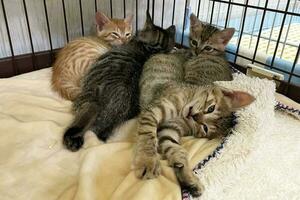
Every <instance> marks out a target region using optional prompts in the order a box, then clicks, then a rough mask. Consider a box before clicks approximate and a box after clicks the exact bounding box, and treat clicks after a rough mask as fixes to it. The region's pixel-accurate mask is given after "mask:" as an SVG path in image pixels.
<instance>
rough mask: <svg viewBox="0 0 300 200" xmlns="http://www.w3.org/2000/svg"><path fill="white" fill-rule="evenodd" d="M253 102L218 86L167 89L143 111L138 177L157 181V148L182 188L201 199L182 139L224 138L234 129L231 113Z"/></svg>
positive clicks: (158, 159)
mask: <svg viewBox="0 0 300 200" xmlns="http://www.w3.org/2000/svg"><path fill="white" fill-rule="evenodd" d="M253 100H254V98H253V97H252V96H251V95H250V94H248V93H246V92H241V91H231V90H228V89H223V88H220V87H217V86H196V85H189V84H182V85H179V86H178V85H171V84H170V86H168V87H166V88H165V89H164V90H163V92H162V93H161V96H160V97H158V98H156V99H154V100H153V101H152V102H151V104H149V106H147V107H146V108H144V109H143V110H142V111H141V114H140V115H139V118H138V138H137V145H136V152H135V156H134V160H133V164H134V169H135V173H136V176H137V177H138V178H142V179H150V178H155V177H157V176H158V175H159V174H160V157H159V154H158V150H157V148H158V147H159V149H160V153H162V154H163V155H164V156H165V157H166V158H167V160H168V163H169V165H170V166H172V167H173V168H174V169H175V173H176V176H177V178H178V181H179V183H180V185H182V186H183V187H186V188H187V189H188V190H189V191H190V192H191V193H192V195H193V196H199V195H200V194H201V192H202V191H203V186H202V184H201V183H200V182H199V180H198V178H197V177H196V176H195V175H194V174H193V172H192V170H191V168H190V166H189V165H188V162H187V153H186V151H185V150H184V148H183V147H182V146H180V138H181V137H182V136H186V135H193V136H195V137H207V138H216V137H222V136H224V135H225V134H226V133H227V132H228V129H227V127H228V128H231V127H232V120H231V117H232V112H233V111H235V110H238V109H240V108H242V107H245V106H247V105H249V104H250V103H251V102H253Z"/></svg>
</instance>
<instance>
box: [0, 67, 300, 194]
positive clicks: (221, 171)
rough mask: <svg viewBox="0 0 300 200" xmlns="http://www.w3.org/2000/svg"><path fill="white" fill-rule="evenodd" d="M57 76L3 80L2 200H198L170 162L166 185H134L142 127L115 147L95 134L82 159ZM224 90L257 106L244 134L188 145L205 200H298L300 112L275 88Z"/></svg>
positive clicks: (258, 84) (254, 85) (124, 129)
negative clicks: (72, 145)
mask: <svg viewBox="0 0 300 200" xmlns="http://www.w3.org/2000/svg"><path fill="white" fill-rule="evenodd" d="M50 76H51V70H50V68H47V69H43V70H38V71H35V72H31V73H28V74H23V75H20V76H16V77H13V78H7V79H0V135H1V140H0V166H1V170H0V180H1V181H0V196H1V199H3V200H8V199H15V200H18V199H19V200H23V199H31V200H36V199H38V200H40V199H84V200H92V199H105V200H108V199H112V200H115V199H116V200H119V199H130V200H131V199H132V200H135V199H136V200H137V199H139V200H140V199H155V200H160V199H162V200H168V199H172V200H175V199H186V200H187V199H192V197H191V196H190V195H189V193H188V192H187V191H185V190H181V188H180V187H179V186H178V183H177V180H176V177H175V175H174V173H173V170H172V168H170V167H168V166H167V163H166V161H162V165H163V168H162V175H161V176H159V177H158V178H157V179H152V180H138V179H137V178H136V177H135V175H134V173H133V170H132V166H131V159H132V148H133V147H134V139H135V132H136V121H135V119H133V120H130V121H128V122H127V123H125V124H124V125H122V126H120V127H119V128H118V129H117V130H116V131H115V132H116V133H115V134H114V136H113V137H112V138H111V139H110V140H109V141H108V143H106V144H103V143H101V142H99V141H98V139H97V138H96V137H95V136H94V134H93V133H92V132H88V133H87V134H86V137H85V145H84V147H83V149H82V150H80V151H79V152H75V153H74V152H70V151H68V150H66V149H65V148H64V147H63V146H62V134H63V131H64V130H65V128H66V127H67V126H68V125H69V124H70V122H71V121H72V119H73V116H72V114H71V102H70V101H66V100H63V99H61V98H60V97H59V96H58V95H57V94H56V93H54V92H52V91H51V87H50ZM218 84H220V85H222V86H224V87H228V88H232V89H240V90H245V91H248V92H251V93H252V94H253V95H254V96H255V97H256V101H255V102H254V103H253V104H252V105H251V106H249V107H248V108H246V109H244V110H242V111H240V112H238V113H237V116H238V124H237V126H236V127H235V129H234V130H233V131H232V133H231V134H230V135H229V136H228V137H226V138H225V139H224V140H217V139H214V140H207V139H194V138H192V137H186V138H184V139H183V145H184V147H185V148H186V149H187V151H188V156H189V161H190V163H191V166H193V167H194V170H195V173H196V174H198V176H199V179H200V181H202V182H203V184H204V185H205V192H204V193H203V195H202V196H201V199H299V198H300V192H299V191H300V157H299V152H300V122H299V116H300V111H299V110H297V109H296V108H299V104H297V103H295V102H292V101H290V100H289V99H287V98H285V97H284V96H276V98H277V100H280V101H283V102H284V103H285V104H279V103H276V101H275V85H274V83H273V82H271V81H268V80H262V79H258V78H249V77H246V76H244V75H241V74H235V76H234V81H233V82H232V83H231V82H219V83H218ZM286 104H288V105H289V106H287V105H286ZM274 106H275V108H276V109H274Z"/></svg>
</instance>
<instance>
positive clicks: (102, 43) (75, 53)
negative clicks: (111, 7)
mask: <svg viewBox="0 0 300 200" xmlns="http://www.w3.org/2000/svg"><path fill="white" fill-rule="evenodd" d="M132 18H133V16H132V15H130V16H128V17H127V18H126V19H109V18H108V17H106V16H105V15H104V14H102V13H100V12H97V13H96V23H97V37H82V38H79V39H75V40H73V41H71V42H70V43H68V44H67V45H66V46H65V47H64V48H63V49H61V50H60V51H59V53H58V57H57V58H56V60H55V63H54V64H53V67H52V71H53V73H52V87H53V89H54V90H55V91H57V92H58V93H59V94H60V96H62V97H63V98H65V99H68V100H74V99H75V97H77V96H78V94H79V93H80V90H81V87H80V85H81V81H82V77H83V76H84V75H85V74H86V73H87V71H88V70H89V69H90V67H91V65H92V63H94V62H95V61H96V59H97V58H98V57H99V56H100V55H103V54H104V53H106V52H107V51H108V50H109V49H110V48H111V46H112V45H113V46H114V45H122V44H125V43H127V42H128V41H129V40H130V39H131V35H132Z"/></svg>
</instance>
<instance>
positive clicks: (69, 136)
mask: <svg viewBox="0 0 300 200" xmlns="http://www.w3.org/2000/svg"><path fill="white" fill-rule="evenodd" d="M74 131H77V130H74V128H69V129H68V130H67V132H66V133H65V134H64V138H63V144H64V146H65V147H66V148H67V149H69V150H70V151H73V152H75V151H78V150H79V149H80V148H81V147H82V145H83V143H84V138H83V136H82V135H79V136H77V135H74Z"/></svg>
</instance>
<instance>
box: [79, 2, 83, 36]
mask: <svg viewBox="0 0 300 200" xmlns="http://www.w3.org/2000/svg"><path fill="white" fill-rule="evenodd" d="M79 13H80V23H81V35H82V36H84V25H83V15H82V2H81V0H79Z"/></svg>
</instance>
